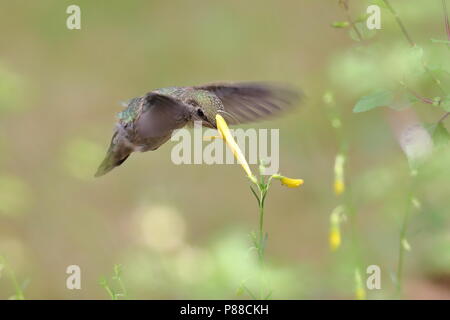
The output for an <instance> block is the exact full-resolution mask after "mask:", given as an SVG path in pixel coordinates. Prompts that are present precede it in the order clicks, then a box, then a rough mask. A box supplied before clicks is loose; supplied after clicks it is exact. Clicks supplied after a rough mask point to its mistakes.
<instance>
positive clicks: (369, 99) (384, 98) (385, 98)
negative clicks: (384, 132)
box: [353, 90, 394, 112]
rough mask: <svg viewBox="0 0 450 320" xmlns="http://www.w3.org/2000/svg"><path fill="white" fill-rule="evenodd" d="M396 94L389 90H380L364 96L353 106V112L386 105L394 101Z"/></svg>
mask: <svg viewBox="0 0 450 320" xmlns="http://www.w3.org/2000/svg"><path fill="white" fill-rule="evenodd" d="M393 98H394V94H393V93H392V92H391V91H388V90H378V91H376V92H374V93H372V94H370V95H368V96H364V97H362V98H361V99H360V100H359V101H358V102H357V103H356V105H355V107H354V108H353V112H365V111H369V110H372V109H374V108H377V107H385V106H388V105H389V104H391V103H392V100H393Z"/></svg>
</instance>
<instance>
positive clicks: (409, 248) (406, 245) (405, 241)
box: [402, 239, 411, 251]
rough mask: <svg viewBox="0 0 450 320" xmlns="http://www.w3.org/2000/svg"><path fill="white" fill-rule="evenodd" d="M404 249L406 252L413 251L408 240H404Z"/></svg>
mask: <svg viewBox="0 0 450 320" xmlns="http://www.w3.org/2000/svg"><path fill="white" fill-rule="evenodd" d="M402 247H403V249H405V250H406V251H411V246H410V245H409V242H408V240H406V239H403V240H402Z"/></svg>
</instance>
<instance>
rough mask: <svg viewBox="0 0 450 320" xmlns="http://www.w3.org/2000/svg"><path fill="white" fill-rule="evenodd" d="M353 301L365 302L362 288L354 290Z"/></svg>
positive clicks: (364, 293) (364, 291)
mask: <svg viewBox="0 0 450 320" xmlns="http://www.w3.org/2000/svg"><path fill="white" fill-rule="evenodd" d="M355 299H356V300H366V290H364V288H356V292H355Z"/></svg>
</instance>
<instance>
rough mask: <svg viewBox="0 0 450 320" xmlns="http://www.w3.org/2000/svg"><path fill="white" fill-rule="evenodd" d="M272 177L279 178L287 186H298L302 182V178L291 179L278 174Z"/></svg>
mask: <svg viewBox="0 0 450 320" xmlns="http://www.w3.org/2000/svg"><path fill="white" fill-rule="evenodd" d="M272 178H275V179H279V180H280V181H281V183H282V184H283V185H284V186H286V187H289V188H298V187H300V186H301V185H302V184H303V183H304V181H303V179H292V178H288V177H285V176H280V175H279V174H274V175H272Z"/></svg>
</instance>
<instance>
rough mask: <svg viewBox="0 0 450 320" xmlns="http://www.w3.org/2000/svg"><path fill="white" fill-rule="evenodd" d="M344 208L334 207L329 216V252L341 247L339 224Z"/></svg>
mask: <svg viewBox="0 0 450 320" xmlns="http://www.w3.org/2000/svg"><path fill="white" fill-rule="evenodd" d="M343 213H344V207H343V206H338V207H336V208H335V209H334V210H333V212H331V215H330V234H329V237H328V241H329V243H330V249H331V251H336V250H337V249H338V248H339V247H340V246H341V242H342V241H341V228H340V224H341V222H342V219H343Z"/></svg>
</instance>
